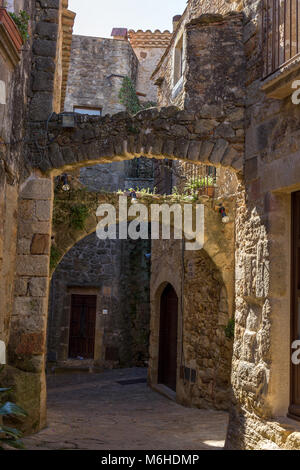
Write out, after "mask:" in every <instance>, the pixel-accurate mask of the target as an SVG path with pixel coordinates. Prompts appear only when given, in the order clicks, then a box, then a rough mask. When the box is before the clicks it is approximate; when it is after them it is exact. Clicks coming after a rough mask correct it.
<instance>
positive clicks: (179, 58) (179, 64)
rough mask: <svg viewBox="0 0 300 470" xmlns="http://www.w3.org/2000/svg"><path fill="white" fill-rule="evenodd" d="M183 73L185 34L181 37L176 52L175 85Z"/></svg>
mask: <svg viewBox="0 0 300 470" xmlns="http://www.w3.org/2000/svg"><path fill="white" fill-rule="evenodd" d="M182 75H183V36H181V38H180V39H179V41H178V42H177V44H176V47H175V53H174V86H175V85H176V84H177V83H178V82H179V80H180V79H181V77H182Z"/></svg>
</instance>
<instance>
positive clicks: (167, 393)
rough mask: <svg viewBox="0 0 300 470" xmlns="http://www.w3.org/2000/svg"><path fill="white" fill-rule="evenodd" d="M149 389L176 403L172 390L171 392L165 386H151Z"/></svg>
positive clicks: (174, 393)
mask: <svg viewBox="0 0 300 470" xmlns="http://www.w3.org/2000/svg"><path fill="white" fill-rule="evenodd" d="M151 388H152V390H154V391H155V392H158V393H160V394H161V395H163V396H164V397H166V398H168V399H169V400H172V401H176V392H174V390H171V389H170V388H169V387H167V386H166V385H163V384H152V385H151Z"/></svg>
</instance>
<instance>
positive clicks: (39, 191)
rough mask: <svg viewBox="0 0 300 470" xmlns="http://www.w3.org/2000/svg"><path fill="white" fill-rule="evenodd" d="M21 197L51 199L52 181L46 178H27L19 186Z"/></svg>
mask: <svg viewBox="0 0 300 470" xmlns="http://www.w3.org/2000/svg"><path fill="white" fill-rule="evenodd" d="M20 197H21V198H22V199H41V200H46V199H52V181H51V179H46V178H34V179H29V180H27V182H26V183H25V184H24V186H23V187H22V188H21V193H20Z"/></svg>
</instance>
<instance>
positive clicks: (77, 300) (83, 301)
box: [69, 295, 97, 359]
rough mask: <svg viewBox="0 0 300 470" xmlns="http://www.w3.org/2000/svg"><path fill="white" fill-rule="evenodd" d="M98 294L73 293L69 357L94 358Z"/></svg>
mask: <svg viewBox="0 0 300 470" xmlns="http://www.w3.org/2000/svg"><path fill="white" fill-rule="evenodd" d="M96 304H97V297H96V295H72V300H71V321H70V339H69V357H70V358H77V357H83V358H84V359H94V349H95V326H96Z"/></svg>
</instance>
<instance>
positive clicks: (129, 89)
mask: <svg viewBox="0 0 300 470" xmlns="http://www.w3.org/2000/svg"><path fill="white" fill-rule="evenodd" d="M119 99H120V103H121V104H123V105H124V106H125V108H126V111H127V112H128V113H129V114H132V115H134V114H136V113H138V112H139V111H142V109H147V108H151V107H153V106H156V103H153V102H151V101H149V102H147V103H144V104H142V103H141V102H140V100H139V99H138V96H137V94H136V89H135V86H134V84H133V82H132V80H131V79H130V78H129V77H124V78H123V83H122V87H121V90H120V92H119Z"/></svg>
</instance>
